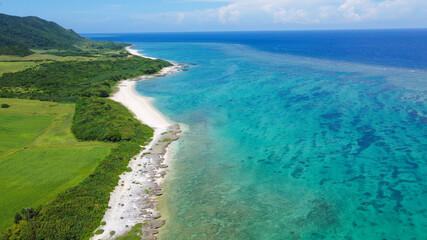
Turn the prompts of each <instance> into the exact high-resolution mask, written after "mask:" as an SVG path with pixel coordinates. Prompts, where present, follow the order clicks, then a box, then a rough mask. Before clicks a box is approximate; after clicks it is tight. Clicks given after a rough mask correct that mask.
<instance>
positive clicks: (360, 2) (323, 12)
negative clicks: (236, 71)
mask: <svg viewBox="0 0 427 240" xmlns="http://www.w3.org/2000/svg"><path fill="white" fill-rule="evenodd" d="M190 1H195V2H224V3H225V4H226V5H225V6H223V7H220V8H218V9H214V11H216V12H217V13H218V21H220V22H221V23H223V24H226V23H236V22H239V21H240V20H244V19H251V18H252V16H253V15H254V14H257V15H262V14H264V17H265V18H267V19H269V20H270V22H271V23H276V24H277V23H281V24H289V23H296V24H305V23H317V24H322V23H325V24H327V23H331V22H334V23H336V22H340V23H351V22H364V21H368V20H384V19H404V18H413V17H415V16H417V17H420V18H424V19H426V22H427V17H426V16H424V17H423V14H425V11H426V9H427V1H426V0H383V1H374V0H310V1H304V0H190ZM210 10H211V11H212V9H210ZM253 20H255V19H253Z"/></svg>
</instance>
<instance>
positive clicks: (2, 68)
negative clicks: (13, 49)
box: [0, 56, 40, 76]
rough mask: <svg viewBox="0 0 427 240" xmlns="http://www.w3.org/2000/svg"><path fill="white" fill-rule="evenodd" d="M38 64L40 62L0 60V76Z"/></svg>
mask: <svg viewBox="0 0 427 240" xmlns="http://www.w3.org/2000/svg"><path fill="white" fill-rule="evenodd" d="M0 57H1V56H0ZM38 64H40V62H0V76H1V75H3V73H7V72H18V71H22V70H24V69H27V68H30V67H34V66H36V65H38Z"/></svg>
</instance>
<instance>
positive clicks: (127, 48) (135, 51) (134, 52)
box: [126, 46, 157, 60]
mask: <svg viewBox="0 0 427 240" xmlns="http://www.w3.org/2000/svg"><path fill="white" fill-rule="evenodd" d="M132 47H133V46H127V47H126V50H127V51H128V52H129V53H130V54H132V55H136V56H140V57H144V58H148V59H153V60H155V59H157V58H153V57H147V56H145V55H142V54H141V53H139V51H138V50H135V49H132Z"/></svg>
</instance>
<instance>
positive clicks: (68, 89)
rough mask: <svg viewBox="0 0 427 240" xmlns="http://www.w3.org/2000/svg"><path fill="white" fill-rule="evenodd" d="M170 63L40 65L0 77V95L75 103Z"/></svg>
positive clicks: (132, 60) (118, 61)
mask: <svg viewBox="0 0 427 240" xmlns="http://www.w3.org/2000/svg"><path fill="white" fill-rule="evenodd" d="M169 64H170V63H168V62H166V61H163V60H150V59H145V58H140V57H131V58H121V59H116V60H97V61H91V62H82V61H70V62H53V63H49V64H42V65H39V66H37V67H35V68H30V69H26V70H24V71H21V72H16V73H4V74H3V75H2V76H1V77H0V97H7V98H13V97H14V98H28V99H40V100H43V101H56V102H75V101H76V100H77V99H78V97H108V96H109V94H110V93H111V86H114V85H115V83H116V82H117V81H119V80H121V79H125V78H134V77H137V76H140V75H143V74H153V73H155V72H157V71H159V70H160V69H161V68H162V67H165V66H168V65H169Z"/></svg>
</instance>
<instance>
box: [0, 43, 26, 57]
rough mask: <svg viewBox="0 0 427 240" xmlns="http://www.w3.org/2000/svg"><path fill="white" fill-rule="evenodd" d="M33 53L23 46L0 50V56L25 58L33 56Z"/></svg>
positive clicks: (7, 47)
mask: <svg viewBox="0 0 427 240" xmlns="http://www.w3.org/2000/svg"><path fill="white" fill-rule="evenodd" d="M33 53H34V52H33V51H31V50H30V49H28V48H26V47H23V46H5V47H2V48H0V55H13V56H20V57H25V56H28V55H31V54H33Z"/></svg>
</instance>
